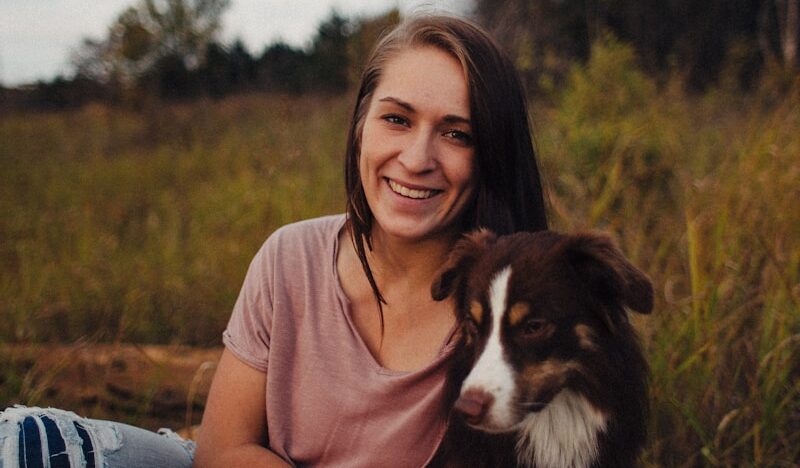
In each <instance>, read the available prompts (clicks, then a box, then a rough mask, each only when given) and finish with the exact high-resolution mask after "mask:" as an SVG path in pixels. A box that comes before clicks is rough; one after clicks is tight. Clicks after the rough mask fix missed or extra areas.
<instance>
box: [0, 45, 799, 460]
mask: <svg viewBox="0 0 800 468" xmlns="http://www.w3.org/2000/svg"><path fill="white" fill-rule="evenodd" d="M682 89H683V88H682V86H681V82H680V80H679V79H674V80H672V81H668V82H665V83H655V82H654V81H653V80H652V79H651V78H649V77H647V76H646V75H644V74H643V73H642V72H641V71H639V69H638V68H637V66H636V62H635V60H634V54H633V52H632V51H631V49H630V48H629V47H627V46H626V45H624V44H620V43H618V42H616V41H614V40H613V39H611V38H607V39H605V40H604V41H602V42H600V43H598V44H597V45H596V46H595V47H594V49H593V51H592V59H591V60H590V61H589V62H588V63H587V64H586V65H585V66H577V67H575V68H574V70H573V72H572V74H571V76H570V79H569V83H567V85H566V86H565V88H563V90H562V91H561V94H559V95H558V96H557V97H556V98H555V99H554V104H553V105H552V106H547V107H540V106H538V105H537V103H533V108H534V109H535V112H534V121H535V126H536V134H537V145H538V149H539V154H540V158H541V163H542V166H543V168H544V172H545V174H546V178H547V185H548V188H549V190H550V202H551V203H550V205H551V213H552V218H553V221H554V225H555V227H556V228H559V229H563V230H576V229H602V230H605V231H608V232H610V233H611V234H612V235H613V236H614V237H615V238H616V239H617V241H618V243H619V244H620V246H621V247H622V249H623V250H624V251H625V252H626V253H627V254H628V255H629V256H630V257H631V258H632V259H633V260H634V262H635V263H637V264H638V265H640V266H641V267H642V268H643V269H644V270H646V271H647V272H648V273H649V275H650V276H651V277H652V279H653V282H654V285H655V287H656V309H655V311H654V313H653V315H652V316H649V317H635V318H634V319H635V321H636V325H637V327H638V328H639V329H640V330H641V332H642V337H643V341H644V345H645V349H646V351H647V353H648V360H649V362H650V364H651V368H652V373H653V377H652V388H651V397H652V398H651V401H652V419H651V425H650V444H649V446H648V448H647V451H646V454H645V463H646V464H647V465H651V466H740V465H742V464H744V465H758V466H796V464H797V463H798V461H800V379H798V375H799V374H800V352H799V351H800V209H799V208H798V206H800V205H798V200H800V84H797V83H796V84H795V85H794V87H792V88H791V89H790V91H788V92H787V93H785V94H782V95H780V96H781V99H780V100H775V99H774V96H775V94H774V93H772V92H771V90H770V89H764V90H757V91H756V92H753V93H751V94H747V95H744V94H741V93H739V92H736V91H731V90H730V89H727V88H720V89H717V90H711V91H709V92H707V93H706V94H704V95H702V96H697V95H687V94H686V93H685V92H683V91H682ZM350 105H351V103H350V98H349V97H348V98H336V99H334V98H330V99H323V98H311V97H307V98H285V97H278V96H245V97H239V98H235V99H229V100H224V101H220V102H202V103H196V104H189V105H182V106H167V107H164V108H160V109H154V110H152V111H145V112H132V111H124V110H118V109H107V108H105V107H89V108H85V109H83V110H81V111H77V112H70V113H50V114H35V115H15V116H6V117H3V118H0V142H2V144H0V162H1V163H2V166H0V211H2V213H3V216H2V219H1V220H0V297H2V302H0V313H1V314H2V317H7V318H8V319H6V320H3V321H2V322H0V339H2V340H3V341H7V342H23V341H53V340H56V341H72V340H75V339H78V338H79V337H85V336H88V337H91V338H93V339H102V340H124V341H138V342H161V343H185V344H201V345H205V344H212V343H218V342H219V333H220V332H221V330H222V328H223V327H224V324H225V322H226V320H227V317H228V314H229V311H230V308H231V306H232V304H233V301H234V300H235V297H236V295H237V293H238V288H239V286H240V283H241V280H242V278H243V275H244V272H245V269H246V267H247V263H248V261H249V260H250V258H251V257H252V255H253V254H254V252H255V250H256V249H257V248H258V246H259V245H260V243H261V242H262V241H263V239H264V238H265V237H266V236H267V235H268V234H269V233H270V232H271V231H272V230H273V229H274V228H276V227H277V226H279V225H281V224H284V223H286V222H289V221H292V220H296V219H301V218H306V217H310V216H315V215H318V214H322V213H334V212H340V211H341V210H342V208H343V196H342V189H341V186H342V182H341V178H342V177H341V173H342V170H341V166H342V153H343V148H344V133H345V130H344V129H345V125H346V120H347V117H348V113H349V110H350ZM179 424H180V421H178V422H177V423H176V425H179Z"/></svg>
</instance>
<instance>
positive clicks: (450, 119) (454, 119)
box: [378, 96, 472, 125]
mask: <svg viewBox="0 0 800 468" xmlns="http://www.w3.org/2000/svg"><path fill="white" fill-rule="evenodd" d="M378 101H379V102H390V103H393V104H397V105H398V106H400V107H402V108H403V109H405V110H407V111H408V112H416V109H414V106H412V105H411V104H409V103H407V102H406V101H403V100H402V99H398V98H396V97H393V96H386V97H383V98H380V99H378ZM442 120H443V121H444V122H446V123H451V124H453V123H463V124H467V125H471V124H472V121H471V120H470V119H468V118H466V117H462V116H460V115H456V114H447V115H445V116H444V117H443V118H442Z"/></svg>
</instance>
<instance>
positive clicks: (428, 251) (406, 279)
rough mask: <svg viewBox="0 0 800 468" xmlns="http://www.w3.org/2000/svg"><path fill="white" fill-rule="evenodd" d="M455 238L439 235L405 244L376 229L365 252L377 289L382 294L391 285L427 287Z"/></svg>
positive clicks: (454, 235)
mask: <svg viewBox="0 0 800 468" xmlns="http://www.w3.org/2000/svg"><path fill="white" fill-rule="evenodd" d="M456 238H457V235H456V234H452V235H447V234H443V235H440V236H437V237H433V238H430V239H424V240H416V241H413V242H409V241H405V240H404V239H398V238H396V237H392V236H389V235H386V234H385V233H384V232H382V231H380V230H379V229H376V230H375V231H374V232H373V234H372V250H370V249H367V252H366V253H367V260H368V261H369V265H370V269H371V270H372V274H373V275H374V276H375V280H376V282H377V283H378V287H379V288H380V289H381V291H382V292H384V291H385V290H386V289H387V288H390V289H391V288H392V285H397V286H401V285H404V286H405V287H417V288H419V287H424V288H428V287H430V284H431V283H432V281H433V277H434V275H435V274H436V272H437V271H438V270H439V268H440V267H441V266H442V264H443V263H444V261H445V259H446V258H447V253H448V252H449V251H450V248H451V246H452V245H453V242H454V240H455V239H456ZM386 292H389V291H386ZM387 299H388V298H387Z"/></svg>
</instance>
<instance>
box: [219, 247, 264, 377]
mask: <svg viewBox="0 0 800 468" xmlns="http://www.w3.org/2000/svg"><path fill="white" fill-rule="evenodd" d="M274 237H275V236H274V235H273V236H272V237H270V239H267V242H265V243H264V245H263V246H262V247H261V249H260V250H259V251H258V253H257V254H256V255H255V257H254V258H253V260H252V262H250V267H249V268H248V270H247V275H246V276H245V279H244V283H243V284H242V289H241V291H240V292H239V297H238V299H237V300H236V304H235V305H234V306H233V312H232V314H231V318H230V320H229V321H228V326H227V328H226V329H225V331H224V332H223V333H222V342H223V343H224V344H225V347H226V348H227V349H228V350H229V351H231V352H232V353H233V354H234V355H236V357H238V358H239V359H241V360H242V361H243V362H245V363H247V364H248V365H250V366H252V367H254V368H255V369H258V370H260V371H262V372H266V371H267V363H268V361H269V346H270V336H271V333H272V316H273V308H272V303H273V301H272V297H273V291H272V284H273V283H272V277H273V274H274V272H273V269H274V265H275V263H274V260H275V259H274V255H275V249H274V248H273V244H274V243H275V241H274Z"/></svg>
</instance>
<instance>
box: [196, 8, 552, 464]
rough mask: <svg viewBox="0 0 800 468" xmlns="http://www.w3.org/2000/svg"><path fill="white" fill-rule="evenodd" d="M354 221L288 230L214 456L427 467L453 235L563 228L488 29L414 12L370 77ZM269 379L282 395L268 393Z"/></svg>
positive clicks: (248, 307) (258, 264)
mask: <svg viewBox="0 0 800 468" xmlns="http://www.w3.org/2000/svg"><path fill="white" fill-rule="evenodd" d="M346 185H347V191H348V206H347V217H344V216H336V217H327V218H322V219H317V220H311V221H305V222H302V223H299V224H295V225H291V226H287V227H284V228H282V229H281V230H279V231H278V232H276V233H275V234H274V235H273V236H272V237H271V238H270V239H269V240H268V241H267V243H266V244H265V246H264V248H262V250H261V251H260V252H259V254H258V255H257V256H256V258H255V259H254V261H253V263H252V265H251V267H250V270H249V272H248V277H247V279H246V280H245V284H244V287H243V289H242V293H241V295H240V297H239V301H238V302H237V304H236V306H235V308H234V313H233V317H232V318H231V322H230V324H229V326H228V329H227V330H226V332H225V335H224V341H225V344H226V347H227V348H226V350H225V352H224V354H223V356H222V359H221V362H220V365H219V368H218V370H217V374H216V376H215V379H214V383H213V385H212V388H211V392H210V395H209V399H208V405H207V406H206V410H205V414H204V419H203V424H202V428H201V430H200V436H199V438H198V449H197V452H196V466H202V467H211V466H253V467H255V466H264V467H267V466H287V465H288V462H289V461H290V460H291V461H292V462H294V463H297V464H300V465H306V464H307V465H323V466H324V465H328V466H422V465H424V464H425V463H426V462H427V461H429V460H430V458H431V456H432V455H433V453H434V451H435V450H436V448H437V445H438V443H439V441H440V439H441V436H442V434H443V431H444V427H445V421H446V411H445V409H444V408H443V404H442V398H443V395H442V391H443V383H444V372H445V367H446V358H447V356H448V350H449V349H448V344H449V343H451V340H450V338H451V335H452V333H453V329H454V328H453V327H454V318H453V313H452V307H453V305H452V304H451V303H448V302H443V303H436V302H434V301H433V300H432V299H431V297H430V292H429V291H430V285H431V284H432V282H433V278H434V274H435V272H436V271H437V269H438V268H439V266H440V265H441V264H442V262H443V259H444V258H445V256H446V254H447V252H448V249H449V247H450V246H451V245H452V242H453V241H454V240H455V239H457V238H458V237H459V236H460V235H461V234H462V233H463V232H465V231H466V230H469V229H472V228H475V227H478V226H484V227H489V228H491V229H493V230H495V231H497V232H500V233H510V232H514V231H518V230H539V229H544V228H545V227H546V220H545V214H544V207H543V200H542V198H543V197H542V190H541V186H540V183H539V176H538V171H537V168H536V161H535V158H534V153H533V149H532V144H531V138H530V133H529V127H528V121H527V111H526V105H525V97H524V94H523V92H522V89H521V87H520V85H519V82H518V80H517V78H516V75H515V73H514V70H513V67H512V65H511V63H510V62H509V61H508V60H507V59H506V58H505V57H504V56H503V55H502V54H501V53H500V52H499V49H498V47H497V46H496V45H495V44H494V42H492V40H491V39H490V38H489V37H488V36H487V35H486V34H485V33H484V32H483V31H481V30H480V29H479V28H478V27H476V26H474V25H472V24H471V23H469V22H466V21H463V20H459V19H454V18H447V17H419V18H414V19H411V20H410V21H408V22H406V23H404V24H401V25H400V26H399V27H398V28H396V29H395V30H394V31H392V32H391V33H390V34H389V35H387V36H386V37H384V38H383V39H382V40H381V41H380V42H379V44H378V45H377V46H376V48H375V50H374V52H373V54H372V57H371V58H370V60H369V62H368V64H367V67H366V70H365V72H364V75H363V79H362V83H361V87H360V90H359V94H358V100H357V103H356V108H355V112H354V115H353V119H352V122H351V125H350V130H349V139H348V147H347V160H346ZM265 389H266V395H265Z"/></svg>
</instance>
